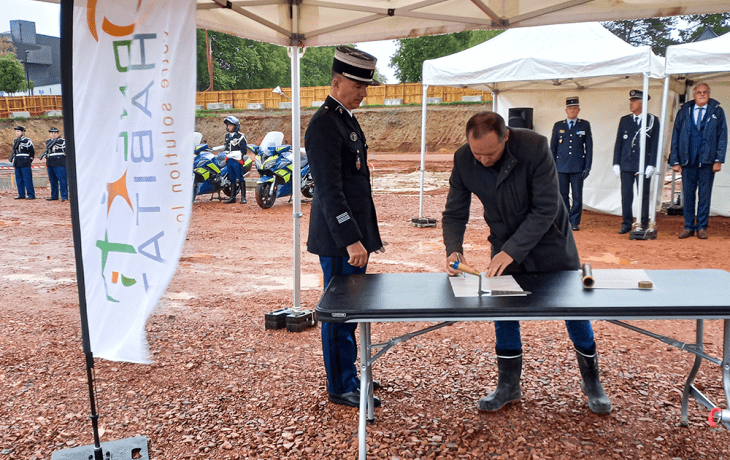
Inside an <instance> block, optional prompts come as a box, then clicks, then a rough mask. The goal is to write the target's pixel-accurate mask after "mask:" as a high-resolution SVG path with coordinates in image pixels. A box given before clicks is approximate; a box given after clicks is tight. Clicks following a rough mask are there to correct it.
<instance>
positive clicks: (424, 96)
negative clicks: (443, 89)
mask: <svg viewBox="0 0 730 460" xmlns="http://www.w3.org/2000/svg"><path fill="white" fill-rule="evenodd" d="M427 96H428V85H426V84H424V85H423V94H422V95H421V191H420V193H419V195H418V218H419V219H420V218H422V217H423V182H424V180H425V178H426V106H427V99H428V98H427Z"/></svg>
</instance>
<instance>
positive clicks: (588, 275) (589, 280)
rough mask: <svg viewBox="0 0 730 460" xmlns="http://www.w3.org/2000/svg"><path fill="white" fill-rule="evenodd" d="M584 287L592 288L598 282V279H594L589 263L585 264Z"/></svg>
mask: <svg viewBox="0 0 730 460" xmlns="http://www.w3.org/2000/svg"><path fill="white" fill-rule="evenodd" d="M581 268H582V269H583V277H582V279H583V287H584V288H588V289H590V288H592V287H593V285H594V284H596V280H594V279H593V272H592V271H591V266H590V265H589V264H583V267H581Z"/></svg>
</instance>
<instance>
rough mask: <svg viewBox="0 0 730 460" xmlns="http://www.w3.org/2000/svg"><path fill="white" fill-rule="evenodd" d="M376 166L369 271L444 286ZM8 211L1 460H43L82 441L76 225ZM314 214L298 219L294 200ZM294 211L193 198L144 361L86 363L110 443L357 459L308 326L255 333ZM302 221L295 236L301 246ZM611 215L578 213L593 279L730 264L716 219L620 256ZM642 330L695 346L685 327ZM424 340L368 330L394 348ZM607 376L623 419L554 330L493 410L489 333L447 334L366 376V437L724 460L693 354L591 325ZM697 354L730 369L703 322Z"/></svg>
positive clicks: (410, 165) (382, 453)
mask: <svg viewBox="0 0 730 460" xmlns="http://www.w3.org/2000/svg"><path fill="white" fill-rule="evenodd" d="M392 160H393V158H390V157H387V158H386V157H381V159H380V160H378V161H379V162H378V164H376V165H375V168H376V171H377V174H376V182H375V189H376V195H375V204H376V207H377V209H378V213H379V219H380V221H381V229H382V232H383V235H384V239H385V240H386V241H388V242H389V243H390V244H389V246H388V250H387V252H386V253H385V254H379V255H375V256H374V257H373V258H372V260H371V263H370V265H369V271H370V272H372V273H388V272H403V271H405V272H440V271H443V270H444V264H445V256H444V250H443V243H442V239H441V229H440V227H439V228H435V229H418V228H414V227H412V226H411V225H410V219H411V218H412V217H416V216H417V214H418V212H417V211H418V196H417V194H416V193H414V192H413V191H412V190H409V188H408V185H407V183H406V182H407V181H404V182H403V185H402V186H398V187H395V188H393V187H386V186H385V184H387V183H394V182H396V181H395V180H396V179H402V178H403V177H409V175H412V174H415V171H416V170H417V167H418V166H417V163H416V162H412V161H392ZM429 171H430V172H429V174H428V177H427V180H428V181H429V183H430V184H431V186H430V187H429V188H430V190H429V191H428V192H427V194H426V196H425V200H424V209H425V212H424V215H425V216H428V217H437V218H440V213H441V210H442V209H443V205H444V202H445V196H446V184H445V180H446V179H447V177H448V174H447V171H448V165H447V164H445V163H439V164H434V165H430V166H429ZM48 195H49V192H48V190H41V191H40V192H39V193H38V196H39V198H40V199H39V200H36V201H34V202H28V201H26V202H21V201H15V200H12V196H13V193H12V192H11V191H0V228H1V230H2V235H3V243H4V244H3V251H2V253H0V266H1V267H2V275H0V295H1V296H2V299H3V301H2V302H0V317H1V318H2V321H0V389H1V391H0V395H2V397H0V460H4V459H49V458H50V457H51V454H52V453H53V452H55V451H57V450H60V449H64V448H69V447H75V446H82V445H88V444H92V443H93V438H92V435H91V425H90V422H89V419H88V415H89V402H88V387H87V384H86V374H85V369H84V357H83V354H82V351H81V337H80V321H79V313H78V306H77V305H78V294H77V290H76V283H75V268H74V260H73V244H72V239H71V224H70V213H69V208H68V206H67V204H66V203H60V202H46V201H45V200H44V198H46V197H47V196H48ZM303 212H304V214H305V216H308V214H309V203H306V202H305V203H304V204H303ZM291 213H292V209H291V205H290V204H288V203H286V201H284V200H279V201H277V203H276V204H275V205H274V207H273V208H271V209H269V210H262V209H260V208H258V207H257V206H256V205H255V200H254V199H253V196H252V191H251V190H249V204H248V205H240V204H235V205H234V204H231V205H225V204H222V203H218V202H210V201H207V200H206V199H205V198H204V197H199V198H198V200H197V201H196V203H195V204H194V209H193V218H192V223H191V226H190V231H189V233H188V240H187V243H186V246H185V248H184V252H183V257H182V259H181V261H180V264H179V267H178V270H177V272H176V275H175V277H174V279H173V281H172V283H171V284H170V286H169V288H168V289H167V292H166V294H165V296H164V298H163V300H162V301H161V303H160V305H159V307H158V308H157V309H156V311H155V312H154V313H153V315H152V316H151V317H150V319H149V322H148V325H147V331H148V338H149V342H150V349H151V351H152V358H153V360H154V364H152V365H137V364H128V363H118V362H110V361H105V360H101V359H97V360H96V377H97V396H98V407H99V412H100V414H101V419H100V427H101V434H102V438H101V439H102V442H103V441H112V440H117V439H123V438H128V437H132V436H137V435H144V436H147V438H148V441H149V449H150V456H151V458H173V459H178V458H212V459H213V458H215V459H218V458H220V459H244V458H267V459H281V458H306V459H333V458H336V459H339V458H354V457H355V456H356V453H357V410H356V409H350V408H344V407H341V406H335V405H331V404H329V403H327V395H326V389H325V374H324V368H323V365H322V351H321V346H320V340H319V328H318V327H317V328H311V329H308V330H306V331H305V332H302V333H288V332H286V331H285V330H280V331H271V330H265V328H264V314H265V313H267V312H269V311H272V310H276V309H279V308H283V307H287V306H290V305H291V302H292V293H291V286H292V275H291V271H292V268H291V265H292V264H291V256H292V242H291V241H292V239H291V229H292V224H291ZM480 214H481V207H480V206H476V205H475V206H473V209H472V217H473V219H472V222H471V224H470V225H469V227H468V230H467V236H466V240H467V241H468V243H469V244H468V246H467V249H466V250H467V256H468V257H469V261H470V263H471V264H472V265H474V266H478V267H479V266H484V265H485V263H486V261H487V260H488V258H489V246H488V242H487V239H486V237H487V234H488V228H487V226H486V225H485V224H484V222H483V220H481V219H480ZM307 225H308V219H307V218H306V217H305V218H304V219H303V221H302V230H301V232H302V241H303V242H304V241H306V232H307V230H306V227H307ZM619 226H620V218H619V217H617V216H609V215H604V214H597V213H590V212H587V213H586V214H585V215H584V220H583V223H582V225H581V231H580V232H577V233H576V240H577V243H578V247H579V251H580V254H581V259H582V260H583V261H587V262H590V263H591V264H592V265H593V266H594V267H595V268H626V267H630V268H646V269H663V268H677V269H680V268H681V269H685V268H720V269H725V270H727V269H729V268H730V245H729V244H728V238H730V219H725V218H717V217H713V218H711V221H710V227H709V228H708V232H709V234H710V238H709V239H708V240H704V241H703V240H699V239H696V238H691V239H688V240H682V241H680V240H678V239H677V234H678V233H679V232H680V231H681V227H682V221H681V217H680V216H663V215H662V216H659V220H658V229H659V238H658V239H656V240H653V241H629V240H628V238H627V237H626V235H623V236H620V235H618V234H617V233H616V231H617V230H618V228H619ZM302 287H303V290H302V296H301V298H302V305H303V307H304V308H309V309H312V308H314V307H315V305H316V302H317V300H318V299H319V296H320V295H321V292H322V280H321V277H320V271H319V268H318V261H317V259H316V258H315V257H314V256H312V255H311V254H307V253H303V254H302ZM634 324H636V325H638V326H640V327H645V328H647V329H651V330H653V331H655V332H658V333H661V334H665V335H671V336H672V337H675V338H677V339H678V340H682V341H685V342H690V343H691V342H693V341H694V322H693V321H639V322H634ZM423 326H424V325H423V324H414V323H395V324H375V325H373V340H378V341H382V340H387V339H388V338H390V337H393V336H396V335H400V334H403V333H406V332H409V331H412V330H414V329H417V328H420V327H423ZM594 328H595V331H596V338H597V342H598V347H599V353H600V363H601V366H602V372H603V374H602V379H603V382H604V386H605V388H606V391H607V393H608V395H609V396H610V398H611V400H612V402H613V405H614V409H613V412H611V413H610V414H609V415H605V416H599V415H595V414H593V413H592V412H590V411H589V410H588V407H587V403H586V399H585V397H584V396H583V394H582V393H581V390H580V386H579V382H580V376H579V372H578V368H577V364H576V362H575V356H574V352H573V351H572V347H571V344H570V341H569V339H568V337H567V333H566V332H565V327H564V325H563V324H562V322H557V321H552V322H551V321H534V322H525V323H523V341H524V343H525V357H524V363H525V364H524V371H523V379H522V390H523V395H524V396H523V399H522V401H521V402H519V403H517V404H513V405H510V406H508V407H506V408H505V409H503V410H502V411H500V412H498V413H495V414H482V413H479V412H478V411H477V410H476V407H475V404H476V401H477V400H478V399H479V398H480V397H482V396H484V395H485V394H486V393H488V392H489V391H491V390H492V389H493V388H494V386H495V384H496V378H497V373H496V358H495V356H494V330H493V327H492V325H491V324H488V323H468V322H466V323H458V324H455V325H453V326H451V327H447V328H443V329H439V330H437V331H435V332H432V333H429V334H426V335H423V336H419V337H417V338H415V339H413V340H411V341H409V342H406V343H404V344H402V345H399V346H397V347H394V348H393V349H392V350H391V351H389V352H388V353H387V354H386V355H385V356H384V357H383V358H381V359H380V360H378V361H377V362H376V363H375V365H374V373H375V378H376V379H378V380H379V381H380V382H381V384H382V385H383V388H382V389H381V390H379V391H378V395H379V396H380V397H381V398H382V400H383V407H382V408H380V409H377V410H376V423H375V424H374V425H370V426H369V427H368V446H369V458H384V459H391V460H395V459H415V458H418V459H482V458H495V459H498V458H499V459H570V460H573V459H604V458H605V459H627V458H631V459H682V460H690V459H705V458H706V459H718V458H730V446H729V445H728V442H727V440H728V433H727V430H725V429H724V428H712V427H710V426H709V425H708V423H707V415H708V411H707V410H706V409H704V408H702V407H700V406H699V405H698V404H696V403H694V402H690V411H689V426H688V427H681V426H679V418H680V398H681V393H682V389H683V384H684V379H685V378H686V375H687V373H688V372H689V370H690V368H691V366H692V362H693V358H692V355H690V354H688V353H686V352H682V351H679V350H677V349H676V348H671V347H669V346H667V345H665V344H663V343H661V342H658V341H656V340H654V339H651V338H649V337H646V336H642V335H639V334H637V333H634V332H631V331H629V330H627V329H624V328H621V327H618V326H616V325H613V324H610V323H606V322H595V323H594ZM705 336H706V342H705V350H706V351H707V352H708V353H709V354H712V355H713V356H721V353H722V323H721V322H720V321H706V322H705ZM720 376H721V374H720V369H719V367H717V366H715V365H714V364H710V363H704V364H703V366H702V368H701V369H700V371H699V373H698V375H697V379H696V385H697V386H698V388H699V389H700V390H701V391H703V392H705V394H707V395H708V396H709V397H711V398H712V399H713V400H715V401H716V402H718V403H719V404H720V405H721V406H723V407H725V404H726V403H725V402H724V397H723V388H722V382H721V379H720Z"/></svg>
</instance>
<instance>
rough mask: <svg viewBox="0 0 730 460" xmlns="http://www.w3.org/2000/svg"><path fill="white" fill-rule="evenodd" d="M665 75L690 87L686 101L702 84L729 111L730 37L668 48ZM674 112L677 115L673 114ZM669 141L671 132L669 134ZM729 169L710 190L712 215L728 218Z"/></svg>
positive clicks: (717, 177)
mask: <svg viewBox="0 0 730 460" xmlns="http://www.w3.org/2000/svg"><path fill="white" fill-rule="evenodd" d="M666 73H667V75H677V76H679V77H680V78H682V79H684V80H685V81H687V82H688V83H689V81H692V82H693V84H691V85H689V84H688V87H687V90H688V94H687V100H688V101H689V100H691V98H692V93H691V91H692V89H693V86H695V85H697V84H699V83H701V82H705V83H707V84H709V85H710V88H711V89H710V96H711V97H712V98H714V99H717V100H718V101H720V103H721V107H724V109H725V114H726V115H727V114H728V111H729V110H730V80H729V79H728V76H730V34H725V35H721V36H719V37H717V38H713V39H710V40H703V41H700V42H693V43H685V44H683V45H675V46H670V47H668V48H667V57H666ZM675 112H676V111H675ZM669 133H670V134H669V136H670V137H671V131H669ZM728 203H730V168H728V165H727V163H725V165H723V168H722V170H721V171H720V172H719V173H717V174H715V182H714V184H713V187H712V202H711V205H710V214H711V215H720V216H725V217H728V216H730V206H729V205H728Z"/></svg>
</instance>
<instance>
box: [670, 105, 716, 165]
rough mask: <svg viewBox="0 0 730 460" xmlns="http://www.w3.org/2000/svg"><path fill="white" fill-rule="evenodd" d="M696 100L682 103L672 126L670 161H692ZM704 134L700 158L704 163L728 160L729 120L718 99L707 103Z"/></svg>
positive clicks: (703, 126)
mask: <svg viewBox="0 0 730 460" xmlns="http://www.w3.org/2000/svg"><path fill="white" fill-rule="evenodd" d="M694 108H695V101H690V102H687V103H685V104H684V105H682V108H681V109H679V112H677V118H676V119H675V120H674V129H673V130H672V151H671V153H670V155H669V164H670V165H672V166H674V165H681V166H686V165H687V163H688V162H689V148H690V145H689V143H690V134H691V130H692V124H693V123H694V113H693V111H694ZM702 119H703V121H702V125H701V130H700V135H701V136H702V144H701V146H700V152H699V153H700V154H699V158H698V159H697V160H698V162H699V164H700V165H711V164H713V163H724V162H725V151H726V150H727V121H726V120H725V111H724V110H722V107H720V103H719V102H718V101H717V100H715V99H712V98H711V99H710V100H709V102H708V103H707V110H706V111H705V114H704V117H703V118H702Z"/></svg>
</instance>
